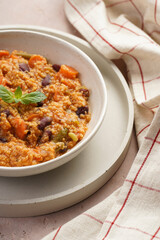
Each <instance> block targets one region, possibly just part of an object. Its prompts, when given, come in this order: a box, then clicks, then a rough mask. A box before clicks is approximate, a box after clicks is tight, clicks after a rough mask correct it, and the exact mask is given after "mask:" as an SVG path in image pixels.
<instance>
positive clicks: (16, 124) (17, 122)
mask: <svg viewBox="0 0 160 240" xmlns="http://www.w3.org/2000/svg"><path fill="white" fill-rule="evenodd" d="M11 124H12V126H13V128H14V129H15V133H16V136H17V137H18V138H20V139H22V140H23V139H24V137H25V135H26V133H25V130H26V124H25V122H24V120H23V119H21V118H14V119H12V122H11Z"/></svg>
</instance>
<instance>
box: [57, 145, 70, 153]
mask: <svg viewBox="0 0 160 240" xmlns="http://www.w3.org/2000/svg"><path fill="white" fill-rule="evenodd" d="M67 149H68V148H67V146H65V147H64V148H63V149H61V148H60V149H59V153H65V152H67Z"/></svg>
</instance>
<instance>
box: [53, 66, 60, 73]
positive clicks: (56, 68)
mask: <svg viewBox="0 0 160 240" xmlns="http://www.w3.org/2000/svg"><path fill="white" fill-rule="evenodd" d="M52 68H53V69H54V70H55V71H56V72H59V70H60V68H61V66H60V65H58V64H53V65H52Z"/></svg>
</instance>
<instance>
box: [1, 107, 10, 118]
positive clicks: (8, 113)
mask: <svg viewBox="0 0 160 240" xmlns="http://www.w3.org/2000/svg"><path fill="white" fill-rule="evenodd" d="M3 112H4V113H5V114H6V116H7V117H9V115H10V114H11V112H10V111H9V110H8V109H4V110H3Z"/></svg>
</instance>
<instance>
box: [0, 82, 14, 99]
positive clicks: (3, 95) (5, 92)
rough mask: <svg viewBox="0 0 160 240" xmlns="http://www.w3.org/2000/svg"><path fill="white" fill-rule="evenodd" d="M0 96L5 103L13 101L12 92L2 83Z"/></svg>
mask: <svg viewBox="0 0 160 240" xmlns="http://www.w3.org/2000/svg"><path fill="white" fill-rule="evenodd" d="M0 98H1V99H2V100H3V101H5V102H7V103H12V102H14V94H13V93H12V92H10V91H8V89H7V88H5V87H4V86H3V85H0Z"/></svg>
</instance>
